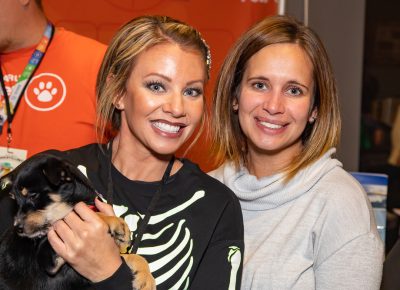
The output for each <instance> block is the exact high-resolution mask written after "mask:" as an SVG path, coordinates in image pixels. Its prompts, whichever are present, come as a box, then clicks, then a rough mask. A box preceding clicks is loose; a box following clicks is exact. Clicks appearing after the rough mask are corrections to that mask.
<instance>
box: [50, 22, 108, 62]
mask: <svg viewBox="0 0 400 290" xmlns="http://www.w3.org/2000/svg"><path fill="white" fill-rule="evenodd" d="M52 44H53V47H54V46H55V47H56V48H57V49H62V50H64V51H65V50H66V49H68V50H71V51H73V52H76V53H77V55H78V56H79V55H82V54H83V55H87V54H90V55H91V58H96V56H97V57H101V58H102V57H103V55H104V53H105V51H106V49H107V45H105V44H103V43H101V42H99V41H97V40H95V39H92V38H89V37H86V36H83V35H81V34H78V33H75V32H72V31H69V30H66V29H64V28H62V27H57V28H56V31H55V34H54V37H53V41H52Z"/></svg>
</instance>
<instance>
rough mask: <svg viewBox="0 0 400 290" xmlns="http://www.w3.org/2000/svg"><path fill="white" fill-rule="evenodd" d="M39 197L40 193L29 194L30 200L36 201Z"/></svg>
mask: <svg viewBox="0 0 400 290" xmlns="http://www.w3.org/2000/svg"><path fill="white" fill-rule="evenodd" d="M38 197H39V193H38V192H29V194H28V198H30V199H32V200H35V199H37V198H38Z"/></svg>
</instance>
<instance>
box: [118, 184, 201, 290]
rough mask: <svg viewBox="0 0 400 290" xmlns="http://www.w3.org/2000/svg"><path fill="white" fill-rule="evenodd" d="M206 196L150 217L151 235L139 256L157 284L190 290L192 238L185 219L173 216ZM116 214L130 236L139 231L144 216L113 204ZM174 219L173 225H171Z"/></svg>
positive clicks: (139, 250) (196, 194) (141, 244)
mask: <svg viewBox="0 0 400 290" xmlns="http://www.w3.org/2000/svg"><path fill="white" fill-rule="evenodd" d="M204 196H205V192H204V191H203V190H199V191H197V192H195V193H194V194H193V195H192V197H191V198H190V199H189V200H187V201H185V202H183V203H181V204H179V205H178V206H176V207H174V208H172V209H170V210H168V211H166V212H164V213H161V214H158V215H154V216H151V218H150V220H149V224H148V227H151V228H152V233H145V234H144V235H143V238H142V241H141V243H140V246H139V249H138V251H137V254H139V255H142V256H143V257H145V258H146V260H147V261H148V262H149V266H150V270H151V272H152V273H153V276H154V278H155V280H156V284H157V285H158V286H159V285H162V284H163V283H168V285H171V286H170V287H169V289H188V287H189V284H190V281H189V273H190V270H191V269H192V266H193V254H192V250H193V243H194V241H193V238H192V235H191V232H190V229H189V228H188V226H187V222H186V220H185V219H183V218H180V219H176V218H175V219H174V216H176V215H177V214H179V213H181V212H182V211H184V210H186V209H187V208H189V207H190V206H191V205H193V204H194V203H196V201H198V200H199V199H201V198H203V197H204ZM113 208H114V211H115V214H116V215H117V216H120V217H122V218H124V220H125V221H126V223H127V224H128V226H129V228H130V230H131V233H132V235H133V233H134V232H135V231H136V230H137V226H138V222H139V221H140V220H141V219H142V218H144V216H143V214H141V213H137V214H131V213H128V212H129V210H128V208H127V207H126V206H123V205H113ZM169 220H171V221H173V222H170V223H168V221H169Z"/></svg>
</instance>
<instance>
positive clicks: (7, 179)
mask: <svg viewBox="0 0 400 290" xmlns="http://www.w3.org/2000/svg"><path fill="white" fill-rule="evenodd" d="M12 185H13V177H12V174H11V173H9V174H7V175H5V176H3V177H2V178H0V198H1V197H2V196H4V195H6V194H9V195H10V196H11V198H12V199H15V196H14V194H13V193H12V192H11V188H12Z"/></svg>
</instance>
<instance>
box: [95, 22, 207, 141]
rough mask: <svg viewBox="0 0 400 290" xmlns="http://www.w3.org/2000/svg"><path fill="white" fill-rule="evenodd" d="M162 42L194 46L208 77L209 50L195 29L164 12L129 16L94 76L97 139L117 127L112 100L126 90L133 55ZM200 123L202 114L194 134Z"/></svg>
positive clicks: (117, 118) (117, 128) (117, 120)
mask: <svg viewBox="0 0 400 290" xmlns="http://www.w3.org/2000/svg"><path fill="white" fill-rule="evenodd" d="M166 42H172V43H176V44H179V45H180V46H182V47H183V48H188V49H195V50H198V51H199V52H200V53H201V55H202V56H203V57H204V66H205V71H206V73H207V76H206V78H207V79H208V73H209V66H210V61H211V57H210V51H209V48H208V46H207V44H206V43H205V41H204V40H203V39H202V38H201V35H200V33H199V32H198V31H197V30H196V29H194V28H193V27H191V26H189V25H187V24H185V23H183V22H181V21H178V20H175V19H173V18H170V17H168V16H141V17H137V18H134V19H132V20H131V21H129V22H128V23H126V24H125V25H124V26H122V27H121V28H120V29H119V30H118V32H117V33H116V35H115V36H114V38H113V39H112V40H111V43H110V44H109V46H108V49H107V51H106V54H105V56H104V59H103V62H102V64H101V68H100V71H99V74H98V76H97V84H96V94H97V122H96V123H97V138H98V140H99V142H101V141H104V139H108V138H110V137H112V136H113V135H115V132H117V131H118V130H119V128H120V125H121V114H120V111H118V110H116V109H115V106H114V103H115V101H117V100H118V98H120V97H121V96H123V95H124V94H125V92H126V83H127V81H128V79H129V77H130V74H131V72H132V69H133V67H134V65H135V61H136V58H137V56H138V55H139V54H140V53H141V52H143V51H145V50H146V49H148V48H150V47H153V46H155V45H157V44H161V43H166ZM204 107H205V106H204ZM204 112H206V110H204ZM203 126H204V118H203V121H202V126H201V129H200V132H199V133H198V135H199V134H200V133H201V130H202V127H203ZM197 138H198V137H196V138H195V141H196V140H197ZM195 141H193V142H192V143H194V142H195ZM189 147H190V146H189Z"/></svg>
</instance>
